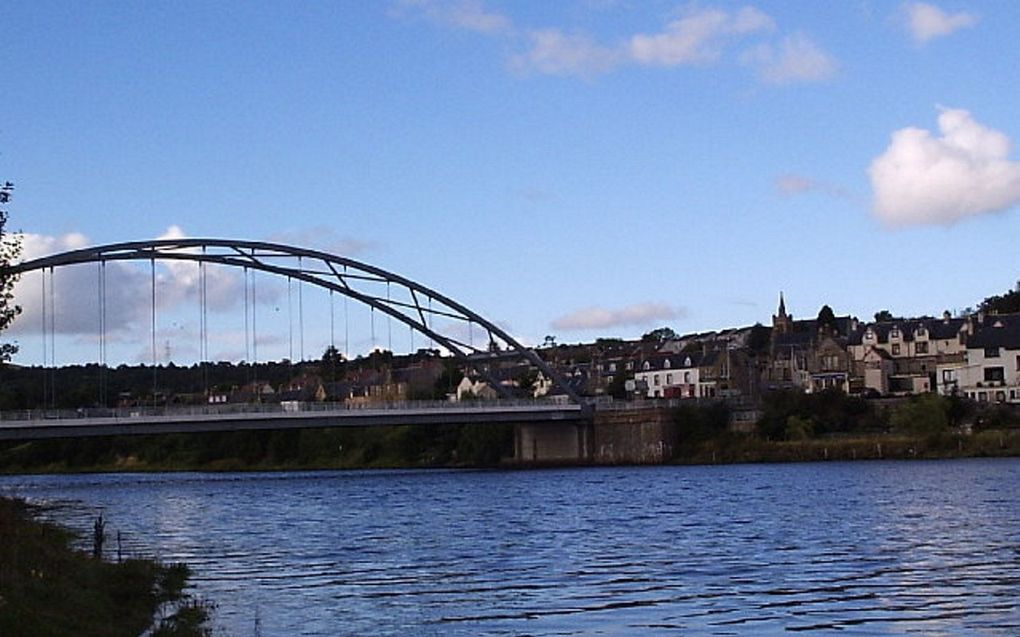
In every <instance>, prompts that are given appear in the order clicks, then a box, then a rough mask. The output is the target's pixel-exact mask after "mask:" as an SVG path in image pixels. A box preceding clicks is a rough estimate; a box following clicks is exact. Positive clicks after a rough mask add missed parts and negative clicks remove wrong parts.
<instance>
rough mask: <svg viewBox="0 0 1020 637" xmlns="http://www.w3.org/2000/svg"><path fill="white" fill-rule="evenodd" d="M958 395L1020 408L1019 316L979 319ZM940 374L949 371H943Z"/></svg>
mask: <svg viewBox="0 0 1020 637" xmlns="http://www.w3.org/2000/svg"><path fill="white" fill-rule="evenodd" d="M972 325H973V329H974V333H973V334H972V335H971V336H970V337H969V338H968V339H967V350H966V361H965V364H964V365H962V366H960V367H959V368H957V369H956V370H955V371H956V378H955V380H956V381H957V391H958V392H959V393H960V394H962V395H964V396H967V397H968V398H971V399H973V400H976V401H978V402H997V403H1014V404H1020V314H998V315H990V316H983V315H978V316H977V317H975V318H974V319H973V320H972ZM943 371H947V372H948V371H952V370H949V369H945V370H943Z"/></svg>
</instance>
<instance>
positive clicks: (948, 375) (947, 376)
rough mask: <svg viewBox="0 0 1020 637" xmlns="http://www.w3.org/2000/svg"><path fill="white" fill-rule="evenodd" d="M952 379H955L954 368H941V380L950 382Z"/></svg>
mask: <svg viewBox="0 0 1020 637" xmlns="http://www.w3.org/2000/svg"><path fill="white" fill-rule="evenodd" d="M954 380H956V370H955V369H943V370H942V382H943V383H950V382H952V381H954Z"/></svg>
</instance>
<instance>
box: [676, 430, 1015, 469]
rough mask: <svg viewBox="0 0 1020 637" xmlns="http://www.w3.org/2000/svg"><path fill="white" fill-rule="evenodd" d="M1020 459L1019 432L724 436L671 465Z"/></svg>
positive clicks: (685, 450)
mask: <svg viewBox="0 0 1020 637" xmlns="http://www.w3.org/2000/svg"><path fill="white" fill-rule="evenodd" d="M1003 457H1020V430H1015V429H1012V430H991V431H981V432H976V433H973V434H958V433H942V434H934V435H903V434H874V435H859V436H843V437H833V438H812V439H808V440H796V441H786V440H772V441H770V440H764V439H762V438H758V437H754V436H730V437H727V438H726V439H725V440H718V439H713V440H709V441H704V442H701V443H696V444H692V445H687V446H681V448H680V449H679V450H678V451H677V454H676V455H675V456H674V458H673V461H672V462H673V463H675V464H737V463H762V462H818V461H830V460H844V461H845V460H936V459H939V460H941V459H951V458H1003Z"/></svg>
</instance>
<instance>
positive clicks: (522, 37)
mask: <svg viewBox="0 0 1020 637" xmlns="http://www.w3.org/2000/svg"><path fill="white" fill-rule="evenodd" d="M391 14H392V15H394V16H398V17H406V16H408V15H412V14H418V15H423V16H425V17H426V18H428V19H429V20H431V21H433V22H435V23H438V24H444V25H447V26H452V27H455V28H460V29H467V30H471V31H475V32H479V33H484V34H487V35H491V36H497V37H500V38H503V39H505V40H506V41H507V42H508V44H509V45H510V46H520V45H521V44H522V43H523V50H521V51H520V52H519V53H517V54H515V55H511V56H510V58H509V59H508V61H507V66H508V68H509V69H510V70H512V71H513V72H515V73H519V74H522V75H526V74H529V73H539V74H544V75H559V76H579V77H585V78H590V77H594V76H597V75H602V74H605V73H610V72H613V71H615V70H617V69H619V68H620V67H622V66H626V65H634V66H652V67H664V68H674V67H679V66H691V65H710V64H715V63H718V62H719V61H720V60H722V59H723V57H724V55H725V53H726V49H727V47H728V46H732V45H734V43H736V42H738V41H740V40H744V39H747V38H749V37H752V36H755V35H757V34H762V33H768V32H772V31H775V30H776V22H775V20H774V19H773V18H772V17H771V16H770V15H768V14H767V13H765V12H763V11H761V10H760V9H757V8H755V7H752V6H745V7H741V8H739V9H736V10H727V9H719V8H710V7H698V6H691V7H689V8H687V9H685V10H683V11H682V13H681V14H680V16H679V17H678V18H676V19H674V20H671V21H670V22H668V23H667V24H666V25H665V26H664V27H663V28H662V29H661V30H660V31H657V32H651V33H635V34H633V35H627V36H624V37H621V38H620V39H618V40H617V41H615V42H612V43H605V42H600V41H599V40H598V39H597V38H595V37H593V36H592V35H590V34H588V33H585V32H583V31H579V30H569V29H562V28H557V27H546V28H533V29H523V28H518V27H517V26H515V25H514V23H513V21H512V20H511V19H510V18H509V17H507V16H506V15H504V14H502V13H498V12H495V11H491V10H489V9H487V8H486V7H485V6H484V5H483V3H482V2H481V0H397V2H396V3H395V4H394V5H393V8H392V10H391ZM743 59H744V61H745V62H749V63H751V64H752V65H754V66H756V67H757V69H758V72H759V75H760V77H761V78H762V79H763V80H764V81H766V82H770V83H773V84H791V83H794V82H814V81H819V80H824V79H828V78H829V77H831V76H832V75H833V74H834V73H835V71H836V66H837V65H836V63H835V61H834V60H833V58H832V56H830V55H829V54H828V53H826V52H825V51H823V50H822V49H821V48H820V47H819V46H818V45H817V44H815V43H814V42H812V41H811V40H810V39H808V38H807V37H806V36H805V35H803V34H794V35H792V36H789V37H787V38H785V39H784V40H783V41H782V42H780V43H779V44H778V45H776V46H772V45H764V46H760V47H757V48H756V49H753V50H752V51H751V53H749V54H745V55H744V56H743Z"/></svg>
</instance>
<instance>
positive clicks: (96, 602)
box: [0, 498, 211, 637]
mask: <svg viewBox="0 0 1020 637" xmlns="http://www.w3.org/2000/svg"><path fill="white" fill-rule="evenodd" d="M73 537H74V536H73V534H71V533H70V532H69V531H67V530H66V529H63V528H61V527H59V526H56V525H53V524H50V523H47V522H42V521H40V520H38V519H36V518H35V516H34V515H33V509H32V508H31V507H30V506H29V505H27V504H25V503H24V502H22V501H20V500H13V499H8V498H0V635H11V636H12V637H13V636H14V635H18V636H19V637H37V636H38V637H51V636H52V637H57V636H65V635H75V636H76V637H125V636H131V635H140V634H142V633H143V632H144V631H146V630H148V629H153V632H152V633H151V635H152V636H153V637H170V636H172V635H173V636H179V637H192V636H196V637H197V636H200V635H202V636H207V635H210V634H211V632H210V630H209V629H208V628H206V627H205V622H206V620H207V609H206V606H205V605H203V604H201V603H198V602H195V601H193V600H190V599H189V598H188V597H187V595H186V594H185V593H184V591H183V589H184V585H185V583H186V581H187V578H188V569H187V567H186V566H184V565H183V564H175V565H170V566H165V565H162V564H159V563H157V562H153V561H150V560H138V559H131V560H126V561H123V562H120V563H112V562H108V561H104V560H100V559H94V558H93V557H92V556H90V555H87V554H85V553H83V552H81V551H77V550H74V549H73V548H72V547H71V541H72V539H73ZM161 613H165V614H166V615H165V616H164V617H158V616H159V615H160V614H161Z"/></svg>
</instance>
